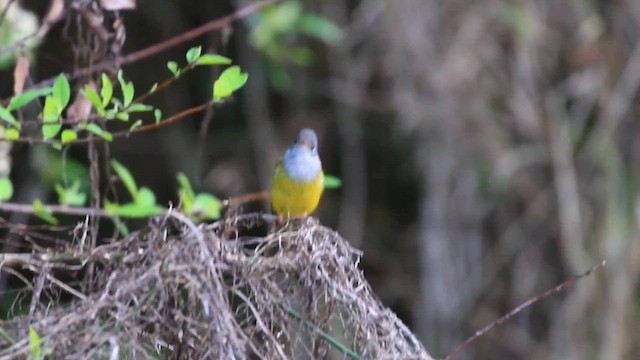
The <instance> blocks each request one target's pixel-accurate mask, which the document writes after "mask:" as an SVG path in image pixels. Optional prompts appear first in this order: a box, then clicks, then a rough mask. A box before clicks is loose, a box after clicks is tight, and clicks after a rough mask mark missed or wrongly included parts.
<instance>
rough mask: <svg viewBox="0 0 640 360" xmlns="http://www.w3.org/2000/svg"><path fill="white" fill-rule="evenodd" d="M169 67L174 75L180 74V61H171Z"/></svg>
mask: <svg viewBox="0 0 640 360" xmlns="http://www.w3.org/2000/svg"><path fill="white" fill-rule="evenodd" d="M167 69H169V71H171V73H172V74H173V76H178V75H179V74H180V69H179V68H178V63H177V62H175V61H169V62H168V63H167Z"/></svg>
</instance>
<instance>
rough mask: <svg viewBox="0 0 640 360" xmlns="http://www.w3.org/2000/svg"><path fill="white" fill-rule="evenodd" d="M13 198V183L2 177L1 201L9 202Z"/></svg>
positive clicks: (0, 183) (0, 184) (0, 181)
mask: <svg viewBox="0 0 640 360" xmlns="http://www.w3.org/2000/svg"><path fill="white" fill-rule="evenodd" d="M12 196H13V183H11V180H10V179H9V178H8V177H6V176H2V177H0V201H7V200H9V199H11V197H12Z"/></svg>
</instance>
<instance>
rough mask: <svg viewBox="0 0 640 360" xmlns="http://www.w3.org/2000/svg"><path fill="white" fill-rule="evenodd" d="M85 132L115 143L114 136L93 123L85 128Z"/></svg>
mask: <svg viewBox="0 0 640 360" xmlns="http://www.w3.org/2000/svg"><path fill="white" fill-rule="evenodd" d="M84 129H85V130H87V131H88V132H90V133H92V134H94V135H98V136H100V137H101V138H103V139H105V140H106V141H109V142H111V141H113V135H112V134H111V133H110V132H108V131H106V130H104V129H102V128H101V127H100V126H98V125H97V124H94V123H91V124H87V126H85V127H84Z"/></svg>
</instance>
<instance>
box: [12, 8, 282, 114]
mask: <svg viewBox="0 0 640 360" xmlns="http://www.w3.org/2000/svg"><path fill="white" fill-rule="evenodd" d="M279 1H280V0H261V1H257V2H255V3H252V4H250V5H247V6H245V7H243V8H242V9H240V10H238V11H236V12H235V13H233V14H230V15H227V16H224V17H221V18H219V19H215V20H212V21H209V22H208V23H206V24H204V25H202V26H199V27H197V28H195V29H192V30H189V31H187V32H185V33H182V34H179V35H176V36H174V37H172V38H170V39H167V40H165V41H162V42H160V43H157V44H154V45H151V46H149V47H147V48H144V49H142V50H138V51H136V52H134V53H131V54H129V55H126V56H124V57H122V58H121V59H120V61H119V65H120V66H124V65H129V64H133V63H136V62H138V61H140V60H143V59H146V58H148V57H151V56H154V55H157V54H159V53H161V52H164V51H167V50H169V49H171V48H173V47H175V46H178V45H181V44H183V43H185V42H189V41H191V40H193V39H195V38H197V37H200V36H202V35H204V34H206V33H208V32H212V31H215V30H220V29H223V28H225V27H227V26H229V25H230V24H232V23H233V22H235V21H237V20H240V19H243V18H245V17H247V16H249V15H251V14H253V13H255V12H257V11H259V10H260V9H262V8H264V7H265V6H267V5H271V4H275V3H277V2H279ZM112 65H113V61H103V62H100V63H98V64H94V65H92V66H90V67H88V68H84V69H79V70H77V71H74V72H73V73H72V74H65V75H67V78H68V79H69V80H71V79H77V78H79V77H83V76H87V75H91V74H94V73H97V72H102V71H105V70H108V69H110V68H111V67H112ZM54 81H55V78H51V79H48V80H45V81H41V82H39V83H38V84H36V85H34V86H32V87H30V89H32V88H40V87H45V86H50V85H52V84H53V82H54ZM8 102H9V99H5V100H3V101H2V104H3V105H6V104H7V103H8Z"/></svg>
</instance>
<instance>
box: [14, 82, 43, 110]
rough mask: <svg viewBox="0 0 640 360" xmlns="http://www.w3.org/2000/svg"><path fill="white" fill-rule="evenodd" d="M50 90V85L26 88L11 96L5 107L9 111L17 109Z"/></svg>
mask: <svg viewBox="0 0 640 360" xmlns="http://www.w3.org/2000/svg"><path fill="white" fill-rule="evenodd" d="M52 91H53V88H51V87H43V88H39V89H33V90H27V91H25V92H23V93H22V94H20V95H16V96H14V97H12V98H11V101H10V102H9V106H8V107H7V109H8V110H9V111H13V110H15V109H19V108H21V107H23V106H25V105H27V104H28V103H30V102H31V101H33V100H35V99H37V98H39V97H42V96H46V95H49V94H51V92H52Z"/></svg>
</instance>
